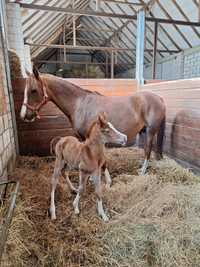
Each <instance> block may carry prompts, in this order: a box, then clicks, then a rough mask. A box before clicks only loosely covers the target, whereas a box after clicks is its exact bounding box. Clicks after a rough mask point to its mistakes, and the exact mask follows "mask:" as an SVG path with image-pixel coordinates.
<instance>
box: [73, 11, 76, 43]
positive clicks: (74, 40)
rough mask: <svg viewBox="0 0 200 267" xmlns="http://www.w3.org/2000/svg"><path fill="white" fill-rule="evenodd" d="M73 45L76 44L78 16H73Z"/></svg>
mask: <svg viewBox="0 0 200 267" xmlns="http://www.w3.org/2000/svg"><path fill="white" fill-rule="evenodd" d="M73 46H76V17H75V16H73Z"/></svg>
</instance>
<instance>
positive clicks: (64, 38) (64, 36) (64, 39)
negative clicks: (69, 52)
mask: <svg viewBox="0 0 200 267" xmlns="http://www.w3.org/2000/svg"><path fill="white" fill-rule="evenodd" d="M65 24H66V20H65V22H64V25H63V45H64V63H66V61H67V58H66V46H65V41H66V25H65Z"/></svg>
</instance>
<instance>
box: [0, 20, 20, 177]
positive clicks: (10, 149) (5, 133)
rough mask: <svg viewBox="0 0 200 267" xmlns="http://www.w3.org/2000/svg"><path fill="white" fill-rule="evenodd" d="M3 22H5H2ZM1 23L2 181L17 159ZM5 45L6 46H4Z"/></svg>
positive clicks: (0, 142)
mask: <svg viewBox="0 0 200 267" xmlns="http://www.w3.org/2000/svg"><path fill="white" fill-rule="evenodd" d="M2 21H3V20H2ZM2 21H1V23H0V180H1V179H6V178H7V172H8V171H9V169H11V168H12V167H13V164H14V162H15V157H16V149H15V139H14V128H13V123H12V115H11V97H12V96H11V95H10V96H9V90H8V87H9V86H8V81H7V76H6V64H5V57H6V54H5V45H6V39H5V35H3V32H4V31H3V30H2V29H4V30H5V28H4V23H3V24H2ZM3 44H4V46H3Z"/></svg>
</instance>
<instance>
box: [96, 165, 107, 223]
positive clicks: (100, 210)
mask: <svg viewBox="0 0 200 267" xmlns="http://www.w3.org/2000/svg"><path fill="white" fill-rule="evenodd" d="M94 177H95V193H96V196H97V211H98V214H99V216H101V217H102V219H103V220H104V222H107V221H109V218H108V216H107V215H106V214H105V211H104V209H103V204H102V186H101V169H99V170H98V171H97V172H96V173H95V175H94Z"/></svg>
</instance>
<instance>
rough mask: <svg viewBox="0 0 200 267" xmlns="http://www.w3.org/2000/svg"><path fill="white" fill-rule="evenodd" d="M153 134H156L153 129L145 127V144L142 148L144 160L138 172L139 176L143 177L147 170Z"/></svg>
mask: <svg viewBox="0 0 200 267" xmlns="http://www.w3.org/2000/svg"><path fill="white" fill-rule="evenodd" d="M155 134H156V129H155V128H151V127H147V129H146V140H145V141H146V142H145V147H144V151H145V160H144V163H143V165H142V168H141V170H140V174H141V175H144V174H145V173H146V170H147V168H148V165H149V158H150V155H151V150H152V145H153V138H154V136H155Z"/></svg>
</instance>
